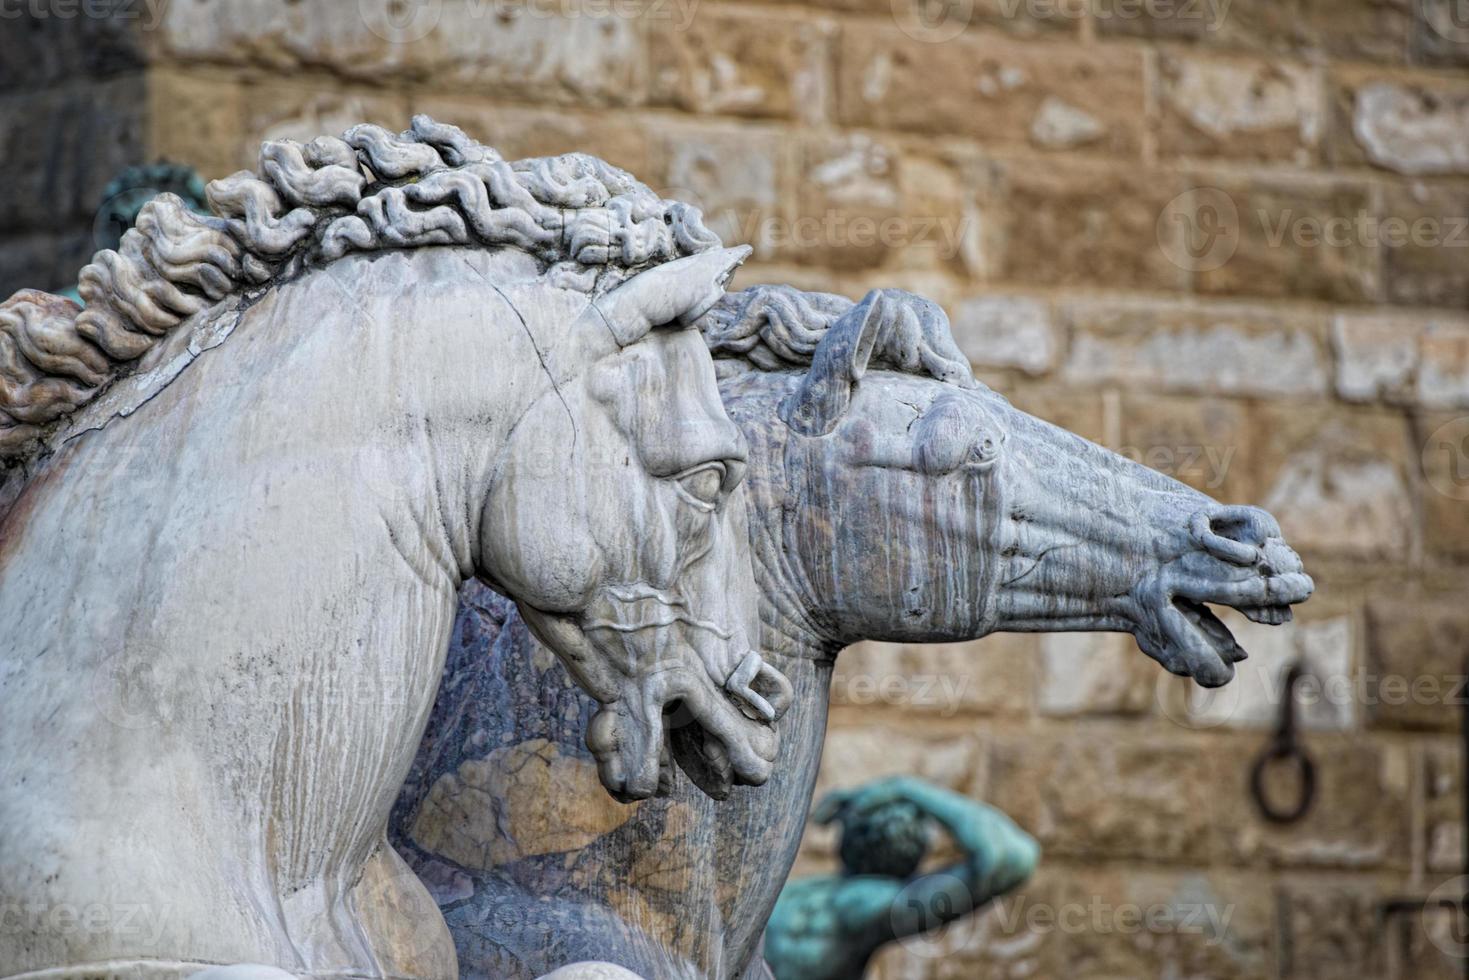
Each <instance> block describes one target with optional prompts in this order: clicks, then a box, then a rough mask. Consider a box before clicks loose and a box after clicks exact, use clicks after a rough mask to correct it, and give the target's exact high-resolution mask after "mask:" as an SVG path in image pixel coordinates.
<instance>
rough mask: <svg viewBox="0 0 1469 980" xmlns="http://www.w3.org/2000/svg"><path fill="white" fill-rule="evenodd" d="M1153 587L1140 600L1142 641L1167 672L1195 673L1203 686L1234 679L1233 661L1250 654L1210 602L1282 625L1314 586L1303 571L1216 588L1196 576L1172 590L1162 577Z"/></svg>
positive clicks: (1236, 661)
mask: <svg viewBox="0 0 1469 980" xmlns="http://www.w3.org/2000/svg"><path fill="white" fill-rule="evenodd" d="M1168 577H1169V576H1166V575H1165V576H1163V578H1164V579H1166V578H1168ZM1151 586H1152V587H1151V588H1148V589H1145V590H1144V592H1145V593H1147V592H1151V593H1153V595H1151V596H1148V597H1147V599H1145V600H1144V601H1143V602H1142V603H1141V605H1142V608H1143V615H1142V616H1141V617H1140V618H1141V619H1142V621H1143V624H1144V625H1143V627H1142V628H1140V629H1139V630H1138V631H1137V639H1138V645H1139V646H1141V647H1142V649H1143V652H1144V653H1146V654H1148V655H1149V656H1150V657H1152V658H1153V659H1155V660H1157V661H1158V662H1159V663H1160V664H1162V665H1163V666H1164V667H1165V668H1166V669H1167V670H1169V671H1171V672H1172V673H1175V674H1180V675H1182V676H1185V677H1192V678H1193V679H1194V680H1196V681H1198V682H1199V684H1201V685H1203V686H1204V687H1219V686H1220V685H1223V684H1227V683H1228V682H1229V681H1230V680H1231V679H1233V677H1234V665H1235V664H1236V663H1239V662H1240V661H1241V660H1244V659H1245V658H1246V657H1247V656H1248V654H1247V653H1246V651H1245V649H1244V648H1243V647H1242V646H1240V645H1239V642H1238V641H1236V640H1235V638H1234V634H1233V633H1231V632H1230V630H1229V627H1227V626H1225V625H1224V623H1223V622H1222V621H1221V620H1220V619H1219V617H1218V616H1216V615H1215V614H1214V611H1213V610H1212V609H1210V608H1209V604H1211V603H1212V604H1214V605H1222V606H1229V607H1231V608H1233V609H1235V610H1237V611H1238V612H1239V613H1240V614H1241V615H1243V616H1244V617H1245V618H1246V619H1248V620H1250V621H1251V622H1255V623H1261V624H1264V625H1268V626H1279V625H1281V624H1282V623H1288V622H1290V621H1291V618H1292V614H1291V608H1290V607H1291V606H1292V605H1294V604H1295V603H1298V602H1304V601H1305V600H1306V599H1307V598H1308V597H1309V596H1310V595H1311V592H1312V590H1313V589H1314V588H1315V586H1314V584H1313V583H1312V581H1311V577H1310V576H1309V575H1306V574H1305V573H1304V572H1291V573H1287V574H1284V575H1275V576H1259V577H1256V578H1254V579H1253V580H1246V581H1226V582H1221V583H1218V584H1216V585H1214V586H1212V587H1211V586H1205V585H1203V584H1202V583H1200V582H1198V581H1197V580H1193V579H1190V580H1188V581H1187V582H1186V583H1183V584H1182V587H1178V586H1177V585H1175V586H1174V587H1173V588H1168V587H1166V586H1165V585H1164V584H1163V582H1162V581H1155V582H1154V583H1151ZM1149 610H1153V612H1152V614H1151V615H1150V614H1149V612H1148V611H1149ZM1149 620H1151V622H1149Z"/></svg>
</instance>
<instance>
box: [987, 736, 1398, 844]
mask: <svg viewBox="0 0 1469 980" xmlns="http://www.w3.org/2000/svg"><path fill="white" fill-rule="evenodd" d="M1175 731H1178V729H1175ZM1307 738H1308V741H1307V747H1308V750H1309V751H1310V752H1311V754H1312V757H1313V759H1314V761H1315V763H1316V769H1317V790H1318V795H1317V801H1316V806H1315V807H1314V808H1313V809H1312V810H1311V816H1310V817H1309V819H1308V820H1307V821H1306V822H1304V823H1302V824H1298V825H1294V826H1290V827H1279V826H1277V825H1274V824H1271V823H1269V822H1268V821H1266V820H1265V819H1264V817H1263V816H1261V815H1260V813H1259V812H1258V811H1257V810H1256V808H1255V805H1254V803H1253V802H1252V800H1251V799H1250V796H1249V777H1250V769H1251V767H1252V766H1253V765H1254V762H1255V759H1256V757H1257V756H1258V754H1259V752H1260V751H1261V750H1262V749H1263V748H1264V746H1265V742H1264V739H1263V738H1262V737H1261V736H1258V735H1251V736H1231V737H1226V736H1222V735H1220V734H1217V733H1216V734H1207V735H1206V734H1199V733H1196V734H1194V735H1192V736H1189V737H1175V738H1172V739H1165V738H1160V737H1158V736H1157V735H1156V734H1155V735H1153V736H1151V737H1149V736H1146V735H1144V734H1143V733H1142V732H1141V731H1139V730H1136V729H1134V730H1133V731H1130V732H1128V733H1125V734H1124V733H1121V732H1119V731H1117V730H1116V729H1110V728H1109V729H1106V730H1105V736H1104V735H1103V734H1102V730H1097V731H1088V730H1086V729H1078V730H1076V731H1074V732H1072V733H1070V734H1068V735H1066V736H1049V735H1048V736H1028V737H1025V738H1020V737H1011V736H1005V737H1000V736H996V737H995V738H993V739H992V740H991V742H990V757H989V764H988V777H989V781H988V783H987V786H986V788H985V790H984V798H985V799H987V800H990V801H992V802H993V803H994V804H995V805H996V806H999V807H1001V808H1003V809H1004V810H1005V811H1006V812H1007V813H1009V814H1011V815H1012V816H1013V817H1014V818H1015V819H1016V821H1017V822H1018V823H1020V825H1021V826H1023V827H1025V828H1026V829H1027V830H1029V831H1030V832H1031V833H1032V834H1034V835H1036V837H1037V839H1038V840H1039V841H1040V843H1041V846H1042V848H1044V850H1045V854H1046V857H1047V860H1048V861H1055V860H1058V859H1070V858H1074V859H1077V860H1086V861H1089V862H1095V861H1103V860H1115V861H1136V862H1145V863H1148V864H1159V863H1167V864H1190V865H1197V864H1208V863H1210V862H1222V863H1228V864H1230V865H1231V866H1235V867H1247V866H1260V867H1322V868H1358V869H1368V868H1384V867H1385V868H1395V869H1396V868H1401V869H1406V868H1407V867H1408V864H1409V855H1410V835H1411V828H1410V816H1409V814H1410V812H1411V806H1410V801H1411V795H1412V794H1411V784H1412V780H1411V772H1410V765H1409V762H1408V755H1407V750H1406V748H1405V747H1402V746H1396V745H1391V744H1378V743H1375V742H1372V741H1369V740H1367V739H1365V738H1361V737H1355V736H1351V737H1344V736H1332V735H1327V734H1321V733H1318V734H1316V735H1314V737H1312V736H1308V737H1307Z"/></svg>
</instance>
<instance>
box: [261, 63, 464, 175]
mask: <svg viewBox="0 0 1469 980" xmlns="http://www.w3.org/2000/svg"><path fill="white" fill-rule="evenodd" d="M244 103H245V111H244V116H243V118H242V119H240V120H239V121H238V122H237V123H236V126H237V128H236V134H237V135H236V138H237V143H236V147H237V150H236V153H237V158H238V159H239V160H240V161H241V164H240V165H241V166H243V167H248V168H250V169H252V170H253V169H255V168H257V167H258V166H259V156H260V144H261V143H262V142H264V141H265V140H277V139H293V140H299V141H302V142H306V141H310V140H312V139H315V138H316V137H317V136H321V135H323V134H329V135H333V136H339V135H341V134H342V133H344V132H346V131H347V130H348V129H349V128H350V127H352V126H354V125H356V124H357V123H364V122H367V123H374V124H376V125H378V126H382V127H383V128H384V129H388V130H392V131H393V132H400V131H402V130H404V129H407V128H408V123H409V121H410V119H411V117H412V113H411V112H410V111H409V108H408V102H407V100H406V99H405V98H404V97H402V96H400V95H397V94H394V93H390V92H384V91H381V90H377V89H367V88H345V89H339V90H333V89H324V88H322V87H321V86H318V85H311V84H303V83H301V82H297V81H272V82H264V83H261V84H258V85H252V86H250V87H249V88H248V90H247V92H246V95H245V99H244ZM485 135H486V136H488V135H489V134H485Z"/></svg>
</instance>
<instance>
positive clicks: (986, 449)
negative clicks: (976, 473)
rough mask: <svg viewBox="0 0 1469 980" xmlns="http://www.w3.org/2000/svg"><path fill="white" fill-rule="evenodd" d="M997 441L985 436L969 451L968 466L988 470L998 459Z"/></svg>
mask: <svg viewBox="0 0 1469 980" xmlns="http://www.w3.org/2000/svg"><path fill="white" fill-rule="evenodd" d="M999 455H1000V446H999V440H997V439H995V438H993V437H991V436H985V437H984V438H982V439H980V440H979V442H977V443H975V444H974V445H973V446H971V447H970V449H969V466H970V467H972V468H974V469H988V468H989V467H990V466H991V465H993V464H994V462H995V460H996V459H997V458H999Z"/></svg>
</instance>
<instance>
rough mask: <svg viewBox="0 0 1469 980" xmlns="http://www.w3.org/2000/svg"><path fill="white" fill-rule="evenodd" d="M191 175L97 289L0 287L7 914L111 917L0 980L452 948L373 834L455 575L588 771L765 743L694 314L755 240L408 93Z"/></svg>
mask: <svg viewBox="0 0 1469 980" xmlns="http://www.w3.org/2000/svg"><path fill="white" fill-rule="evenodd" d="M208 197H209V200H210V204H211V207H212V209H213V211H214V213H213V214H212V215H206V216H201V215H196V214H194V213H192V212H190V211H189V210H187V209H186V208H185V207H184V205H183V203H182V201H180V200H179V199H178V198H177V197H175V196H172V195H163V196H160V197H159V198H157V199H156V200H154V201H153V202H152V203H150V204H148V205H147V206H146V207H144V208H143V210H142V212H141V213H140V215H139V217H138V222H137V227H136V228H135V229H133V230H131V231H129V232H128V233H127V234H126V235H124V236H123V239H122V242H121V245H120V248H119V250H118V251H115V252H114V251H104V252H100V253H98V255H97V257H96V259H95V260H94V261H93V263H92V264H91V265H89V266H87V268H86V269H84V270H83V271H82V274H81V276H80V291H81V295H82V296H83V297H84V298H85V299H86V301H87V307H86V309H85V310H79V308H78V307H77V306H76V304H74V303H71V302H70V301H67V300H63V299H60V298H58V297H54V296H48V295H46V294H42V293H37V292H34V291H22V292H21V293H18V294H17V295H16V296H14V297H12V298H11V299H10V300H8V301H7V302H6V303H4V304H3V305H0V355H3V357H0V375H3V384H0V463H4V464H6V465H8V466H9V467H10V468H11V469H12V470H18V471H19V475H18V476H17V477H16V479H17V480H18V481H20V483H21V484H23V485H21V486H20V489H19V492H18V495H17V496H16V497H15V499H14V501H13V502H12V503H11V504H10V506H9V507H8V509H7V510H6V512H5V513H4V514H3V515H0V623H3V624H4V636H5V641H4V650H3V655H0V716H3V717H4V719H5V723H4V725H0V909H6V910H16V909H27V910H33V909H41V910H43V912H44V911H45V910H52V909H73V910H89V909H101V910H111V911H113V912H115V913H116V917H115V918H107V919H104V922H105V923H111V925H110V926H108V925H104V926H103V927H98V928H92V927H88V928H76V927H75V921H74V920H73V919H69V918H67V917H66V916H62V915H45V914H42V915H38V916H37V917H36V919H35V928H28V929H23V930H16V929H6V930H3V931H0V974H4V975H6V976H19V977H26V976H38V975H44V976H46V977H55V978H66V977H93V976H96V975H98V974H99V973H100V972H104V971H105V972H107V973H108V975H116V976H126V977H139V978H150V977H175V976H187V975H189V974H191V973H193V972H195V971H197V970H201V969H204V968H207V967H209V966H210V965H215V964H231V963H240V964H257V965H258V967H259V968H263V969H266V970H267V971H269V970H283V971H285V972H286V973H288V974H292V975H298V976H331V977H384V976H391V977H397V978H420V977H421V978H453V977H457V975H458V969H457V967H456V965H455V957H454V949H453V946H452V944H451V942H450V940H449V934H448V932H447V931H446V929H445V928H444V924H443V920H442V919H441V917H440V915H439V913H438V911H437V909H436V908H435V906H434V905H433V903H432V902H431V901H430V900H429V898H428V896H427V893H426V892H425V890H424V888H423V885H422V884H421V883H420V882H419V880H418V878H417V877H416V876H415V875H414V874H413V873H412V872H411V871H409V870H408V868H407V867H406V866H405V865H404V864H403V862H402V860H401V859H400V858H399V857H398V856H397V854H395V853H394V851H393V850H392V848H391V847H389V846H388V845H387V842H386V838H385V832H386V827H387V820H388V816H389V810H390V808H391V805H392V802H393V800H394V798H395V796H396V795H397V792H398V790H399V787H400V786H401V785H402V782H403V777H404V774H405V773H406V772H407V771H408V769H409V765H410V763H411V762H412V759H413V754H414V751H415V749H416V747H417V745H418V743H419V739H420V736H421V734H422V730H423V726H424V723H425V721H426V719H427V716H428V712H429V709H430V707H431V706H432V704H433V701H434V697H435V692H436V691H437V688H438V686H439V679H440V676H441V674H442V669H443V662H444V654H445V650H446V648H447V646H448V642H449V638H450V630H451V627H452V624H453V621H454V610H455V604H456V597H457V594H458V590H459V588H460V586H461V585H462V584H463V583H464V582H465V581H466V580H468V579H470V578H471V577H475V576H478V577H480V578H482V579H484V580H486V581H490V582H494V583H495V584H496V586H497V588H499V589H501V590H503V592H504V593H505V594H506V595H508V596H511V597H513V599H514V600H515V601H516V603H517V604H518V607H519V611H520V615H521V616H523V617H524V618H525V620H526V621H527V622H529V623H530V624H531V625H532V627H533V628H534V630H535V631H536V634H537V635H538V636H539V637H540V638H541V640H543V641H544V642H545V643H547V645H548V646H549V647H550V649H551V650H553V651H555V655H556V656H557V657H559V658H560V659H561V661H562V662H563V663H564V664H565V666H566V668H567V670H568V672H569V674H570V676H572V677H574V678H575V679H576V681H577V683H578V684H579V685H580V686H581V688H582V689H583V690H585V691H586V692H588V693H590V694H591V695H592V696H593V697H594V698H595V699H596V701H597V702H598V704H599V705H600V707H599V709H598V710H597V711H596V713H595V714H591V715H590V717H589V719H588V721H587V731H586V733H585V740H586V743H587V744H589V745H590V746H591V747H592V759H591V761H586V760H582V761H581V764H580V766H579V768H578V772H579V773H580V774H581V777H582V780H581V782H579V783H577V789H578V792H580V793H582V794H586V795H591V796H595V797H597V798H599V799H605V793H604V791H603V789H602V787H604V786H605V787H606V789H607V790H609V791H611V792H612V793H613V794H615V795H616V796H618V797H620V798H623V799H629V800H631V799H639V798H644V797H648V796H651V795H652V794H653V793H654V792H655V791H656V790H657V789H658V788H659V785H660V783H663V784H667V783H668V782H669V781H670V780H671V779H672V778H673V774H674V772H675V769H674V764H675V763H677V764H678V765H679V766H681V767H682V768H683V769H684V770H685V771H687V772H688V773H689V774H690V776H691V777H692V779H693V780H694V781H695V782H697V784H698V785H701V786H704V787H705V788H706V789H707V790H708V791H709V792H711V793H713V794H715V795H725V794H727V793H728V792H729V791H730V789H731V787H732V786H733V785H734V784H740V783H746V784H756V783H760V782H763V781H765V780H766V779H767V778H769V776H770V774H771V771H772V768H773V767H774V762H775V759H776V754H777V744H776V738H775V730H774V722H775V720H776V719H777V718H778V716H779V715H780V713H781V712H782V711H783V710H784V708H785V706H786V705H787V703H788V701H789V697H790V693H791V688H790V684H789V682H788V681H786V680H785V678H783V677H781V676H780V675H779V674H778V673H777V672H776V671H775V670H774V669H772V668H771V667H770V666H768V665H767V664H765V663H764V662H763V661H762V660H761V659H760V657H759V655H758V654H756V653H755V652H754V651H753V640H754V633H755V630H756V629H757V622H756V619H755V614H756V606H755V584H754V580H753V577H752V574H751V570H750V561H749V557H748V531H747V528H746V520H745V511H744V507H743V501H742V497H741V495H740V493H739V492H737V488H738V485H739V483H740V479H741V475H742V472H743V470H744V466H745V458H746V449H745V447H744V445H743V442H742V439H741V435H740V433H739V431H738V430H737V429H736V427H735V426H734V425H733V424H732V423H731V421H730V419H729V418H728V417H727V415H726V414H725V411H724V409H723V407H722V405H721V403H720V399H719V394H718V390H717V387H716V381H715V375H714V370H713V364H712V361H711V359H710V356H709V351H708V350H707V348H706V346H705V345H704V344H703V343H702V342H701V340H700V339H699V335H698V333H697V332H696V331H694V330H693V329H691V328H690V326H689V325H690V324H691V323H692V321H693V320H694V319H696V318H697V317H698V316H699V315H700V314H702V313H703V312H705V311H706V310H707V309H708V308H709V307H710V306H711V305H712V304H713V303H714V302H715V301H717V300H718V299H719V297H720V296H721V295H722V293H723V284H724V282H725V281H726V280H727V279H728V277H729V276H730V274H731V273H732V271H733V269H734V267H735V266H737V265H738V264H739V262H740V261H742V259H743V258H744V257H745V256H746V255H747V254H748V249H722V248H720V247H719V244H718V241H717V239H715V238H714V236H713V235H711V234H710V233H708V232H707V230H705V229H704V228H703V227H702V225H701V224H700V223H699V218H698V215H697V212H693V211H690V210H688V209H686V208H684V207H683V206H681V205H679V204H677V203H675V202H668V201H662V200H660V199H659V198H657V197H656V196H655V195H653V194H652V193H651V192H650V191H649V190H648V189H647V188H646V187H644V186H643V185H641V184H639V183H638V182H637V181H636V180H634V179H633V178H632V177H631V176H629V175H627V174H625V173H623V172H622V171H619V170H616V169H614V168H611V167H608V166H607V165H606V164H603V163H601V162H600V161H597V160H594V159H592V158H590V157H583V156H575V155H573V156H568V157H562V158H554V159H548V160H532V161H523V162H520V163H516V164H511V163H507V162H505V161H503V160H501V159H500V157H499V155H498V154H497V153H495V151H494V150H492V149H490V148H488V147H484V146H481V145H480V144H478V143H475V142H473V141H472V140H470V139H469V138H468V137H466V136H465V135H464V134H463V133H462V132H460V131H459V130H457V129H454V128H453V127H448V126H442V125H440V124H438V123H435V122H434V121H433V120H430V119H428V118H426V117H418V118H417V119H416V120H415V121H414V126H413V128H412V130H410V131H409V132H407V133H404V134H402V135H401V136H395V135H393V134H389V133H387V132H385V131H383V130H380V129H377V128H376V127H371V126H362V127H356V128H354V129H352V130H350V131H348V132H347V133H346V134H345V136H344V137H343V138H342V139H336V138H321V139H318V140H315V141H313V142H311V143H310V144H308V145H304V146H303V145H301V144H297V143H294V142H291V141H277V142H269V143H266V144H265V145H264V146H263V147H262V151H261V167H260V175H258V176H257V175H256V174H253V173H249V172H241V173H239V174H236V175H234V176H232V177H229V178H227V179H225V180H222V181H216V182H214V183H213V184H211V185H210V187H209V190H208ZM527 654H528V655H530V654H531V651H530V650H529V648H527ZM542 655H544V654H542ZM529 663H530V661H529V660H528V661H527V662H526V664H523V665H522V667H523V668H525V669H526V670H527V671H528V670H529V667H528V665H529ZM579 701H580V702H581V703H584V699H580V698H579ZM674 707H677V709H678V710H679V711H680V712H681V714H680V715H679V717H680V718H681V719H686V720H688V721H690V722H692V723H690V724H685V725H683V726H681V727H680V728H679V729H678V730H677V731H675V732H673V733H671V734H669V733H668V730H667V727H666V720H665V709H666V708H667V709H670V710H671V709H673V708H674ZM591 827H592V829H600V828H601V825H598V824H593V825H591ZM120 903H126V906H127V907H128V908H133V909H139V908H141V909H143V910H145V911H146V913H147V914H146V915H145V918H146V919H147V922H148V924H149V928H148V929H139V928H136V927H135V926H134V927H132V928H126V927H124V922H123V921H122V920H121V911H120ZM127 921H129V922H133V921H134V919H133V918H130V919H128V920H127ZM581 958H582V959H598V958H601V957H598V956H595V955H592V956H587V957H581ZM103 964H105V967H104V966H103ZM245 972H250V971H248V970H247V971H245Z"/></svg>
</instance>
